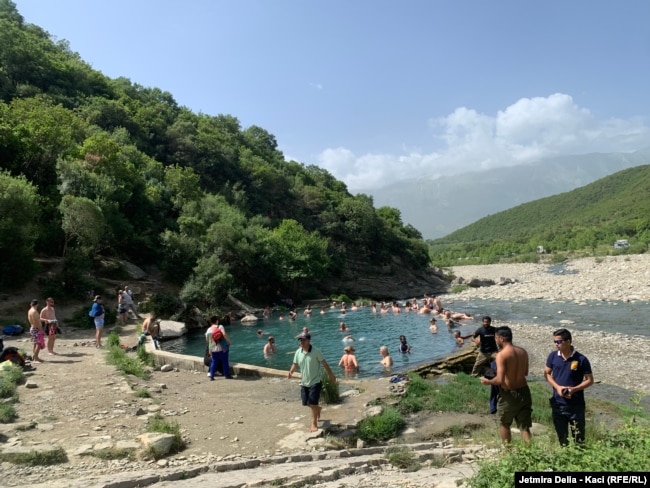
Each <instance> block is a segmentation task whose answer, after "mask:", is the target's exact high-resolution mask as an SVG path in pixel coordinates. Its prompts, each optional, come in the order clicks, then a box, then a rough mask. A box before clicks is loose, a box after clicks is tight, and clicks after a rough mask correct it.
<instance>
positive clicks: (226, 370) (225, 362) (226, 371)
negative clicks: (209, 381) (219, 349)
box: [221, 351, 232, 380]
mask: <svg viewBox="0 0 650 488" xmlns="http://www.w3.org/2000/svg"><path fill="white" fill-rule="evenodd" d="M229 354H230V351H223V356H222V357H221V368H222V369H221V371H222V372H223V377H224V378H226V379H229V380H231V379H232V376H231V374H230V360H229V358H228V356H229Z"/></svg>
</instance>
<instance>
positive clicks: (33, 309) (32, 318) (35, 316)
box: [27, 300, 45, 364]
mask: <svg viewBox="0 0 650 488" xmlns="http://www.w3.org/2000/svg"><path fill="white" fill-rule="evenodd" d="M29 305H30V308H29V311H28V312H27V320H28V321H29V335H30V336H31V337H32V343H33V348H32V355H33V358H34V359H33V360H32V362H34V363H36V364H41V363H42V362H43V361H41V360H40V359H39V357H38V353H39V352H41V345H42V346H43V348H45V334H43V326H42V325H41V316H40V314H39V313H38V300H32V301H31V302H30V304H29Z"/></svg>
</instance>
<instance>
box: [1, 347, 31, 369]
mask: <svg viewBox="0 0 650 488" xmlns="http://www.w3.org/2000/svg"><path fill="white" fill-rule="evenodd" d="M4 361H11V362H12V363H14V364H15V365H16V366H20V367H21V368H22V367H25V358H24V357H23V355H22V354H20V352H19V351H18V349H16V348H15V347H7V348H6V349H4V350H3V351H2V353H1V354H0V363H2V362H4Z"/></svg>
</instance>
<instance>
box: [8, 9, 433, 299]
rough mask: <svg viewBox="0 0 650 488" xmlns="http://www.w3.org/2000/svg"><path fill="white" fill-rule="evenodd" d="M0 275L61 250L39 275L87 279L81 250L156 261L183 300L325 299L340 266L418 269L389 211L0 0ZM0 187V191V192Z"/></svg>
mask: <svg viewBox="0 0 650 488" xmlns="http://www.w3.org/2000/svg"><path fill="white" fill-rule="evenodd" d="M0 162H1V164H0V170H2V172H1V173H0V190H1V191H0V194H1V195H2V196H0V228H2V232H0V267H1V268H2V269H3V273H2V276H0V288H1V287H3V286H4V287H9V286H10V287H12V288H13V287H15V286H16V285H17V284H20V283H24V282H25V281H26V280H28V279H29V278H30V276H32V273H33V271H34V270H33V266H32V257H33V254H34V251H35V252H37V253H39V254H43V255H47V256H64V257H65V262H64V267H63V270H62V271H61V273H60V275H59V276H56V277H55V279H54V280H53V281H52V283H56V284H57V286H58V287H63V288H64V290H63V291H62V290H60V289H56V290H52V293H51V294H52V295H56V296H61V295H62V293H66V294H77V293H79V292H80V291H83V290H86V289H90V288H93V286H92V285H93V283H88V279H89V275H92V273H91V271H92V269H93V263H92V261H91V259H92V258H95V257H97V256H100V255H101V256H118V257H124V258H125V259H128V260H129V261H132V262H134V263H136V264H138V265H146V264H157V265H159V266H160V267H161V268H162V269H163V271H164V272H165V273H166V275H167V277H168V278H169V279H170V280H172V281H174V282H175V283H177V284H178V285H180V286H182V296H183V298H184V300H185V301H186V302H188V303H189V304H190V305H194V304H198V305H200V306H201V307H202V308H203V309H207V308H211V307H216V306H218V305H219V304H220V300H222V299H223V298H224V297H225V296H226V294H227V293H229V292H233V293H236V294H238V295H239V296H242V297H243V298H251V299H257V300H260V301H262V300H263V301H270V299H271V298H272V297H274V296H275V292H276V290H278V289H282V291H283V293H284V294H286V295H290V296H292V297H293V298H294V299H301V298H303V297H304V294H306V293H313V294H315V293H319V294H322V293H324V292H325V293H326V292H328V291H329V290H322V289H321V288H320V287H321V286H322V285H321V284H322V283H325V282H328V280H326V278H332V277H335V276H336V275H337V273H339V270H340V269H342V268H344V263H345V262H346V260H348V259H359V257H360V259H362V260H367V262H368V263H372V264H373V265H375V264H376V265H380V266H381V265H392V264H393V262H394V260H393V258H394V257H395V256H399V258H400V260H401V262H402V264H401V266H405V267H407V268H413V269H422V268H423V267H426V266H427V265H428V254H427V249H426V245H425V244H424V242H423V241H422V238H421V235H420V234H419V232H418V231H417V230H415V229H413V228H412V227H411V226H410V225H404V224H403V222H402V220H401V216H400V212H399V211H398V210H396V209H392V208H389V207H383V208H380V209H375V208H374V206H373V201H372V199H371V198H370V197H368V196H366V195H357V196H353V195H351V194H350V193H349V192H348V191H347V188H346V187H345V185H344V184H343V183H341V182H340V181H337V180H336V179H335V178H334V177H333V176H332V175H331V174H329V173H328V172H327V171H325V170H323V169H321V168H318V167H316V166H310V165H304V164H301V163H298V162H295V161H286V160H285V157H284V155H283V154H282V152H280V151H279V150H278V147H277V142H276V140H275V137H274V136H273V135H272V134H270V133H268V132H267V131H266V130H264V129H262V128H261V127H257V126H251V127H248V128H243V127H241V124H240V122H239V121H238V120H237V119H236V118H235V117H233V116H231V115H217V116H211V115H207V114H195V113H192V112H191V111H189V110H188V109H187V108H184V107H180V106H179V105H178V104H177V103H176V101H175V100H174V98H173V96H172V95H171V94H170V93H167V92H163V91H161V90H160V89H158V88H146V87H143V86H140V85H138V84H136V83H132V82H131V81H130V80H128V79H126V78H118V79H110V78H108V77H106V76H104V75H102V74H101V73H99V72H97V71H95V70H93V69H92V68H91V67H90V66H89V65H88V64H86V63H84V62H83V61H81V60H80V59H79V56H78V55H77V54H76V53H74V52H72V51H71V50H70V48H69V46H68V44H67V43H66V42H64V41H62V42H57V43H55V42H53V41H52V39H51V38H50V36H49V35H48V33H46V32H45V31H43V30H42V29H41V28H39V27H38V26H34V25H29V24H26V23H25V22H24V20H23V18H22V17H21V16H20V14H19V13H18V11H17V9H16V6H15V4H14V3H13V2H11V1H9V0H0ZM5 196H6V198H5Z"/></svg>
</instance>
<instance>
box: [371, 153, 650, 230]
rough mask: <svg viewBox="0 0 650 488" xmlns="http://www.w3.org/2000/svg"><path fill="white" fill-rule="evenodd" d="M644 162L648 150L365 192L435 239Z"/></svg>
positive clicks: (649, 155) (648, 158)
mask: <svg viewBox="0 0 650 488" xmlns="http://www.w3.org/2000/svg"><path fill="white" fill-rule="evenodd" d="M649 163H650V148H644V149H640V150H637V151H635V152H632V153H606V154H604V153H594V154H583V155H568V156H558V157H553V158H547V159H543V160H540V161H539V162H537V163H532V164H527V165H521V166H512V167H502V168H495V169H491V170H484V171H475V172H469V173H463V174H460V175H454V176H443V177H440V178H436V179H427V178H420V179H417V180H415V179H413V180H405V181H401V182H399V183H394V184H391V185H388V186H385V187H383V188H379V189H375V190H369V191H366V193H368V194H369V195H371V196H372V197H373V200H374V203H375V206H376V207H382V206H390V207H395V208H397V209H399V210H400V212H401V214H402V220H403V221H404V223H408V224H411V225H412V226H413V227H415V228H416V229H418V230H419V231H420V232H421V233H422V235H423V237H424V238H425V239H437V238H440V237H444V236H446V235H447V234H449V233H451V232H453V231H455V230H457V229H460V228H462V227H465V226H466V225H469V224H471V223H473V222H475V221H477V220H479V219H481V218H483V217H486V216H488V215H491V214H494V213H497V212H501V211H503V210H507V209H509V208H512V207H515V206H517V205H520V204H522V203H526V202H530V201H533V200H537V199H539V198H544V197H548V196H551V195H557V194H559V193H564V192H567V191H571V190H573V189H575V188H579V187H581V186H584V185H587V184H589V183H592V182H594V181H596V180H598V179H600V178H603V177H605V176H608V175H611V174H614V173H616V172H618V171H621V170H623V169H626V168H631V167H634V166H639V165H643V164H649Z"/></svg>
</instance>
